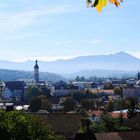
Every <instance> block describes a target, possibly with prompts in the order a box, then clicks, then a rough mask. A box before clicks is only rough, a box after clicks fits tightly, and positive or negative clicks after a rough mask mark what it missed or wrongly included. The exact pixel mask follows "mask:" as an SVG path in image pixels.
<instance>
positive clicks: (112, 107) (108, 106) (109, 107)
mask: <svg viewBox="0 0 140 140" xmlns="http://www.w3.org/2000/svg"><path fill="white" fill-rule="evenodd" d="M105 110H106V111H107V112H111V111H113V110H114V102H112V101H109V102H108V103H107V105H106V106H105Z"/></svg>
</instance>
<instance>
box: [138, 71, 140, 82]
mask: <svg viewBox="0 0 140 140" xmlns="http://www.w3.org/2000/svg"><path fill="white" fill-rule="evenodd" d="M138 80H140V72H139V71H138Z"/></svg>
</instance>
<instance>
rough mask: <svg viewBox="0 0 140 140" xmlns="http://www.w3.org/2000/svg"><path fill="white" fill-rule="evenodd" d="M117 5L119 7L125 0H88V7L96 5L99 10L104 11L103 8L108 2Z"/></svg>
mask: <svg viewBox="0 0 140 140" xmlns="http://www.w3.org/2000/svg"><path fill="white" fill-rule="evenodd" d="M108 1H109V2H110V3H111V4H114V5H116V6H117V7H118V6H119V5H120V3H121V2H123V0H86V2H87V6H88V7H95V8H96V9H97V11H98V12H101V11H102V8H103V7H105V6H106V5H107V2H108Z"/></svg>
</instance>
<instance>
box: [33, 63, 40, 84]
mask: <svg viewBox="0 0 140 140" xmlns="http://www.w3.org/2000/svg"><path fill="white" fill-rule="evenodd" d="M34 79H35V82H36V83H38V82H39V66H38V64H37V60H36V61H35V66H34Z"/></svg>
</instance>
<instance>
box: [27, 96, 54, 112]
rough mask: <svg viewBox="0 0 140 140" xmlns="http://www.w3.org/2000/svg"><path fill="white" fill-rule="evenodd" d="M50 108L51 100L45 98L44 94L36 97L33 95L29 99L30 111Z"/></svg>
mask: <svg viewBox="0 0 140 140" xmlns="http://www.w3.org/2000/svg"><path fill="white" fill-rule="evenodd" d="M51 108H52V104H51V102H50V101H49V100H48V99H47V97H46V96H44V95H40V96H37V97H34V98H33V100H32V101H31V104H30V107H29V110H30V111H31V112H37V111H39V110H48V111H50V110H51Z"/></svg>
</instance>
